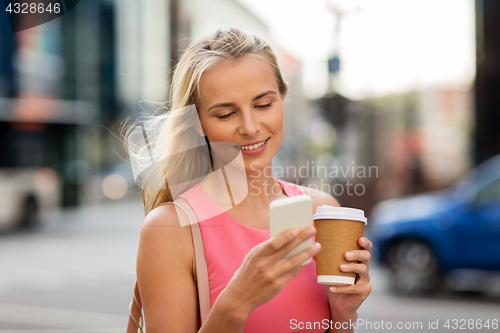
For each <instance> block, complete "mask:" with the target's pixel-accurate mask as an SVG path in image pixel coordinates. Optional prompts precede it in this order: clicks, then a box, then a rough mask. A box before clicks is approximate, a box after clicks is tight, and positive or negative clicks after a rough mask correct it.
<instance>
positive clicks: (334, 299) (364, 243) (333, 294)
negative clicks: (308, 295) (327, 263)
mask: <svg viewBox="0 0 500 333" xmlns="http://www.w3.org/2000/svg"><path fill="white" fill-rule="evenodd" d="M300 188H301V190H302V192H304V194H308V195H310V196H311V198H312V199H313V209H314V211H316V208H317V207H318V206H321V205H329V206H336V207H340V204H339V202H338V201H337V200H336V199H335V198H334V197H332V196H331V195H330V194H327V193H325V192H322V191H318V190H311V189H309V188H307V187H304V186H300ZM358 244H359V246H361V248H362V250H356V251H349V252H346V253H345V258H346V260H349V261H358V263H352V264H349V265H347V267H345V268H343V267H342V266H341V267H340V269H341V270H342V271H344V272H356V273H358V278H357V279H356V283H355V284H354V285H353V286H338V287H336V288H332V287H330V286H326V285H325V292H326V294H327V297H328V303H329V305H330V319H331V320H332V321H333V322H341V323H347V324H350V323H354V322H355V321H356V320H357V319H358V313H357V309H358V308H359V307H360V306H361V304H362V303H363V301H364V300H365V299H366V298H367V297H368V295H370V293H371V290H372V287H371V285H370V283H369V282H370V275H369V273H368V265H369V263H370V252H369V251H370V249H371V248H372V243H371V242H370V241H369V240H368V239H367V238H366V237H361V238H360V239H358ZM350 254H352V257H349V255H350ZM347 324H346V325H345V327H348V325H347ZM328 332H354V330H353V329H350V328H347V329H341V330H335V329H330V330H328Z"/></svg>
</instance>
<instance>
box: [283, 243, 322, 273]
mask: <svg viewBox="0 0 500 333" xmlns="http://www.w3.org/2000/svg"><path fill="white" fill-rule="evenodd" d="M319 251H321V244H320V243H314V244H312V245H311V246H309V247H308V248H307V249H306V250H304V251H302V252H300V253H298V254H296V255H294V256H293V257H291V258H289V259H287V260H285V261H284V266H285V268H284V269H285V270H291V269H293V268H294V267H297V266H300V267H302V263H303V262H304V261H306V260H307V259H309V258H312V257H313V256H315V255H316V254H318V253H319Z"/></svg>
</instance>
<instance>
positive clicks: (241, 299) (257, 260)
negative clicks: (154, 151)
mask: <svg viewBox="0 0 500 333" xmlns="http://www.w3.org/2000/svg"><path fill="white" fill-rule="evenodd" d="M179 225H180V224H179V220H178V218H177V216H176V213H175V208H174V207H172V206H171V205H164V206H160V207H158V208H156V209H154V210H153V211H152V212H151V213H150V214H148V216H147V217H146V220H145V222H144V225H143V228H142V230H141V238H140V243H139V253H138V257H137V281H138V284H139V289H140V291H141V298H142V302H143V308H144V317H145V322H146V327H147V330H148V333H156V332H164V331H168V332H196V330H197V327H198V297H197V290H196V285H195V283H194V280H193V275H192V270H193V264H192V263H193V258H194V250H193V242H192V238H191V230H189V227H180V226H179ZM315 231H316V230H315V229H314V228H312V227H310V228H306V229H304V230H302V231H299V230H296V229H295V230H293V229H289V230H287V231H285V232H283V233H281V234H280V235H277V236H275V237H272V238H270V239H269V240H267V241H265V242H262V243H260V244H258V245H256V246H255V247H254V248H253V249H252V250H251V251H250V252H249V253H248V254H247V256H246V257H245V259H244V260H243V263H242V264H241V266H240V268H239V269H238V270H237V271H236V272H235V274H234V276H233V277H232V279H231V280H230V281H229V283H228V285H227V286H226V288H225V289H224V290H223V291H222V292H221V294H220V295H219V297H218V298H217V300H216V301H215V303H214V305H213V307H212V309H211V310H210V313H209V315H208V316H207V319H206V321H205V323H204V324H203V327H202V328H201V329H200V331H199V332H200V333H209V332H235V333H236V332H242V331H243V327H244V325H245V322H246V320H247V318H248V316H249V315H250V313H251V312H252V311H253V310H254V309H255V308H256V307H258V306H259V305H261V304H264V303H266V302H268V301H269V300H271V299H272V298H273V297H274V296H275V295H276V294H278V293H279V292H280V291H281V289H283V287H284V286H285V285H286V284H287V283H288V281H290V280H291V279H292V278H293V277H294V276H295V275H297V274H298V273H299V272H300V270H301V269H302V266H301V263H302V262H304V261H305V260H306V259H308V258H310V257H312V256H314V255H315V254H316V253H317V252H319V249H320V247H315V246H312V245H311V246H310V247H309V248H308V249H307V250H304V251H303V252H301V253H299V254H297V255H295V256H293V257H291V258H288V259H285V258H284V257H285V255H286V254H287V253H288V252H290V251H291V250H293V249H294V248H295V247H296V246H297V245H299V244H300V243H302V242H303V241H304V240H306V239H307V238H309V237H311V236H312V235H314V234H315Z"/></svg>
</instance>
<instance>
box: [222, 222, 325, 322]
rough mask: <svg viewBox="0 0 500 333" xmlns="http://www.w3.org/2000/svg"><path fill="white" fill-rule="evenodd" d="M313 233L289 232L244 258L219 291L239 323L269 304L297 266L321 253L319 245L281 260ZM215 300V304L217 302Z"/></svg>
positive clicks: (316, 244) (273, 238)
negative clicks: (239, 320) (237, 314)
mask: <svg viewBox="0 0 500 333" xmlns="http://www.w3.org/2000/svg"><path fill="white" fill-rule="evenodd" d="M315 233H316V228H314V227H313V226H310V227H307V228H305V229H303V230H298V229H297V228H291V229H289V230H286V231H284V232H283V233H281V234H279V235H276V236H274V237H271V238H270V239H269V240H267V241H265V242H262V243H260V244H258V245H256V246H255V247H254V248H253V249H252V250H250V252H249V253H248V254H247V256H246V257H245V259H244V260H243V263H242V264H241V266H240V268H238V270H236V272H235V274H234V275H233V277H232V279H231V280H230V281H229V283H228V285H227V287H226V288H225V289H224V290H223V291H222V293H221V295H220V297H219V299H220V298H221V296H223V294H224V297H223V298H222V299H224V300H225V301H224V302H226V304H233V307H231V308H232V309H233V310H234V311H240V312H239V314H240V317H239V318H241V319H242V320H246V318H247V317H248V316H249V315H250V313H251V312H252V311H253V310H254V309H255V308H256V307H258V306H259V305H262V304H264V303H266V302H268V301H270V300H271V299H272V298H273V297H274V296H276V294H278V293H279V292H280V291H281V290H282V289H283V287H284V286H285V285H286V284H287V283H288V281H290V280H291V279H292V278H293V277H294V276H295V275H297V274H298V273H299V272H300V271H301V269H302V267H303V266H302V265H301V263H302V262H304V261H305V260H306V259H308V258H311V257H313V256H315V255H316V254H317V253H318V252H319V250H320V249H321V245H319V243H315V244H313V245H311V246H310V247H309V248H308V249H306V250H304V251H302V252H301V253H298V254H296V255H295V256H293V257H291V258H288V259H285V258H284V257H285V255H286V254H287V253H289V252H290V251H292V250H293V249H294V248H295V247H296V246H297V245H299V244H300V243H302V242H303V241H305V240H306V239H308V238H310V237H311V236H313V235H314V234H315ZM219 299H218V300H219Z"/></svg>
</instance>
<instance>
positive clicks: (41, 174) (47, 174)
mask: <svg viewBox="0 0 500 333" xmlns="http://www.w3.org/2000/svg"><path fill="white" fill-rule="evenodd" d="M33 181H34V183H35V187H36V188H37V189H39V190H40V191H42V192H50V191H52V190H53V189H54V188H55V187H56V185H57V174H56V172H55V171H54V170H52V169H51V168H41V169H39V170H38V171H37V172H35V175H34V176H33Z"/></svg>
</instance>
